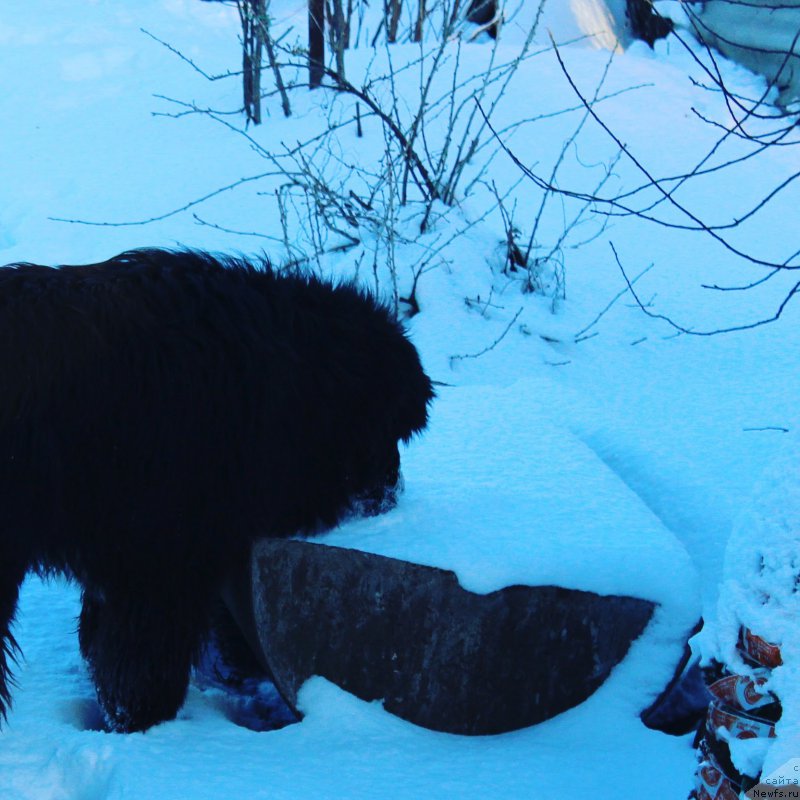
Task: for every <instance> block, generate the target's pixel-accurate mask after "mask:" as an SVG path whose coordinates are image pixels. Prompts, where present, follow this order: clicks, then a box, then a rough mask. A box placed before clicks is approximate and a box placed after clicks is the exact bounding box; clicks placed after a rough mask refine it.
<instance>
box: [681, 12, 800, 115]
mask: <svg viewBox="0 0 800 800" xmlns="http://www.w3.org/2000/svg"><path fill="white" fill-rule="evenodd" d="M690 8H692V10H691V12H690V15H689V16H690V20H691V29H692V30H693V31H694V33H695V34H696V35H697V36H698V37H699V38H700V39H701V40H702V41H703V42H705V43H706V44H708V45H710V46H711V47H714V48H716V49H717V50H719V51H720V52H721V53H722V54H723V55H725V56H727V57H728V58H731V59H733V60H734V61H738V62H739V63H740V64H743V65H744V66H745V67H747V68H748V69H751V70H753V72H758V73H760V74H762V75H764V76H766V78H767V79H768V80H769V81H770V83H773V84H774V85H775V86H776V87H777V88H778V90H779V92H780V94H779V102H780V103H781V104H783V105H787V104H789V103H794V102H796V101H798V100H800V37H798V32H800V0H780V2H775V0H749V2H746V3H739V2H731V0H705V2H704V3H703V4H702V6H699V7H696V8H695V7H694V6H692V7H690Z"/></svg>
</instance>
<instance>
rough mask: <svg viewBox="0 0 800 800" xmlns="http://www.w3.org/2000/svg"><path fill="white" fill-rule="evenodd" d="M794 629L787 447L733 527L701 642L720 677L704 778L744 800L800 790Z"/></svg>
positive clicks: (792, 490)
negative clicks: (795, 764) (715, 779)
mask: <svg viewBox="0 0 800 800" xmlns="http://www.w3.org/2000/svg"><path fill="white" fill-rule="evenodd" d="M799 623H800V452H799V451H798V449H797V442H796V441H792V442H791V444H790V446H789V447H788V448H787V449H786V450H785V451H784V452H783V454H782V456H781V457H780V458H778V459H776V461H775V462H774V463H773V464H772V465H771V466H770V468H769V469H768V470H767V471H766V473H765V474H764V475H763V477H762V478H761V480H760V482H759V483H758V485H757V486H756V489H755V492H754V496H753V499H752V502H751V503H750V505H749V507H748V508H747V509H746V510H745V511H744V513H742V514H741V515H740V517H739V519H738V520H737V523H736V525H735V527H734V531H733V533H732V535H731V538H730V541H729V543H728V547H727V550H726V557H725V567H724V578H723V583H722V586H721V589H720V596H719V601H718V606H717V610H716V615H715V617H714V618H712V619H710V620H708V621H707V625H706V628H705V629H704V631H703V632H702V633H701V634H700V636H699V637H698V640H697V645H698V647H699V649H700V651H701V654H702V656H703V659H704V663H706V664H707V665H708V668H709V670H715V671H716V673H717V674H716V675H715V677H717V680H715V681H714V682H712V683H711V686H710V690H711V693H712V703H711V705H710V706H709V712H708V716H707V719H706V723H705V733H704V742H702V743H701V757H702V759H703V761H702V763H701V768H700V773H699V774H700V775H701V776H702V775H703V774H704V772H705V773H709V772H712V773H713V771H715V770H716V771H717V772H719V773H721V778H720V784H721V785H724V784H725V782H726V781H728V782H730V784H731V785H732V786H733V788H734V789H735V790H736V791H745V792H747V796H748V797H750V796H759V795H757V794H753V792H757V791H760V790H769V789H772V790H774V789H775V788H776V787H780V786H784V787H786V786H789V785H795V786H796V788H800V772H798V771H796V770H793V769H792V768H791V767H790V766H789V767H787V765H790V764H791V762H792V761H793V760H796V758H797V753H798V752H800V750H798V748H800V713H799V712H798V709H800V627H799V625H798V624H799ZM783 773H786V774H783ZM792 780H794V781H797V782H799V783H797V784H792V783H791V781H792ZM701 788H702V786H701ZM709 795H710V796H711V797H712V798H713V797H716V796H718V795H714V794H711V793H710V792H709ZM722 796H724V795H722ZM764 796H767V795H764ZM698 797H704V795H702V794H698Z"/></svg>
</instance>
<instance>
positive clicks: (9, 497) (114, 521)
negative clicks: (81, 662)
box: [0, 250, 432, 731]
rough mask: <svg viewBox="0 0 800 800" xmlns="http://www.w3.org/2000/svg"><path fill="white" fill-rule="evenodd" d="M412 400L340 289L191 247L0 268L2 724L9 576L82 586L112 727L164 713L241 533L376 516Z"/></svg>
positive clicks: (412, 418)
mask: <svg viewBox="0 0 800 800" xmlns="http://www.w3.org/2000/svg"><path fill="white" fill-rule="evenodd" d="M431 398H432V390H431V383H430V381H429V380H428V378H427V376H426V375H425V373H424V372H423V370H422V367H421V366H420V361H419V358H418V355H417V352H416V350H415V349H414V347H413V346H412V345H411V344H410V342H409V341H408V340H407V339H406V337H405V336H404V334H403V332H402V329H401V327H400V325H399V323H398V322H397V321H396V320H395V319H394V318H393V317H392V315H391V314H390V313H389V312H388V311H387V310H386V309H385V308H384V307H382V306H381V305H380V304H379V303H377V302H376V301H375V300H373V299H372V298H370V297H369V296H367V295H365V294H363V293H362V292H360V291H359V290H357V289H355V288H353V287H352V286H349V285H341V286H332V285H330V284H328V283H325V282H323V281H321V280H318V279H316V278H313V277H301V276H296V275H294V276H281V275H278V274H276V273H275V272H273V271H272V270H271V269H270V268H269V267H267V266H264V265H256V266H253V265H251V264H248V263H246V262H244V261H242V260H236V259H222V258H217V257H213V256H211V255H208V254H205V253H200V252H194V251H177V252H172V251H165V250H136V251H131V252H128V253H124V254H122V255H120V256H118V257H116V258H113V259H111V260H110V261H107V262H104V263H101V264H93V265H88V266H76V267H63V268H58V269H54V268H50V267H43V266H36V265H31V264H16V265H11V266H8V267H3V268H1V269H0V517H1V518H2V525H0V640H1V641H2V647H0V713H2V714H3V715H5V713H6V712H7V710H8V707H9V703H10V694H9V684H10V675H9V662H10V660H12V659H13V656H14V653H15V650H16V643H15V641H14V638H13V636H12V633H11V630H10V626H11V624H12V620H13V616H14V611H15V606H16V603H17V595H18V590H19V586H20V584H21V582H22V580H23V578H24V577H25V575H26V573H27V572H28V571H31V570H37V571H39V572H50V571H63V572H65V573H66V574H68V575H69V576H71V577H72V578H74V579H75V580H77V581H78V582H79V583H80V585H81V587H82V590H83V595H82V603H83V605H82V611H81V615H80V622H79V639H80V647H81V652H82V653H83V655H84V657H85V658H86V660H87V662H88V664H89V667H90V671H91V674H92V677H93V679H94V682H95V684H96V687H97V693H98V698H99V700H100V703H101V705H102V707H103V710H104V712H105V714H106V717H107V719H108V721H109V725H110V726H111V727H112V728H114V729H117V730H124V731H133V730H144V729H146V728H148V727H149V726H151V725H153V724H155V723H157V722H160V721H163V720H167V719H171V718H173V717H174V716H175V714H176V712H177V711H178V709H179V708H180V706H181V705H182V703H183V700H184V697H185V694H186V689H187V685H188V680H189V671H190V666H191V664H192V661H193V659H194V658H195V656H196V655H197V653H198V650H199V648H200V646H201V643H202V641H203V639H204V636H205V634H206V633H207V630H208V626H209V623H210V619H211V617H212V612H213V604H214V603H215V602H217V596H218V592H219V588H220V584H221V582H222V581H223V579H224V576H225V575H226V574H228V572H229V571H230V570H231V569H232V568H233V567H234V566H235V565H236V564H237V563H242V561H243V560H244V559H246V558H247V557H248V554H249V547H250V543H251V541H252V540H253V539H254V538H255V537H259V536H288V535H292V534H296V533H303V532H315V531H318V530H320V529H324V528H326V527H329V526H332V525H334V524H336V522H337V521H339V520H340V519H341V518H342V517H343V516H345V515H346V514H348V513H349V512H350V511H352V510H353V509H354V508H359V509H362V510H363V509H364V508H366V509H367V510H374V509H375V508H376V507H378V506H381V504H386V502H389V501H391V500H392V497H393V492H394V491H395V486H396V484H397V481H398V475H399V472H398V470H399V456H398V449H397V445H398V441H399V440H403V441H407V440H408V439H409V438H410V437H411V436H412V435H413V434H414V433H416V432H418V431H420V430H421V429H422V428H423V427H424V426H425V424H426V422H427V406H428V403H429V401H430V400H431Z"/></svg>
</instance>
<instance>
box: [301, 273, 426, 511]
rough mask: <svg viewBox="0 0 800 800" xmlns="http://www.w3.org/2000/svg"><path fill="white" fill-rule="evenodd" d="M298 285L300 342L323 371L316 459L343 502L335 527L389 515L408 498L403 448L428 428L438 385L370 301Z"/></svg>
mask: <svg viewBox="0 0 800 800" xmlns="http://www.w3.org/2000/svg"><path fill="white" fill-rule="evenodd" d="M297 280H299V282H300V284H301V286H300V287H299V288H298V295H302V300H299V299H298V300H297V301H296V304H295V305H302V306H303V314H302V317H303V320H304V321H305V324H306V328H305V330H304V332H302V333H300V334H299V335H300V336H301V338H303V337H306V336H307V337H309V341H308V343H309V351H311V350H313V353H314V356H313V363H314V369H315V370H318V371H319V374H318V380H317V382H316V387H315V390H314V391H315V397H316V400H317V406H316V410H318V411H319V412H320V414H321V416H317V418H316V419H317V423H315V424H319V425H320V426H321V430H320V434H319V436H318V438H317V443H318V445H319V450H318V454H317V458H318V464H319V469H320V472H321V473H322V471H327V472H328V477H327V479H325V480H324V485H325V486H326V487H330V489H331V491H333V492H335V493H336V494H337V496H338V499H340V501H341V502H340V507H339V509H338V511H337V514H336V517H337V520H336V521H339V520H341V519H342V517H344V516H352V515H358V516H364V515H369V516H373V515H375V514H379V513H383V512H384V511H387V510H388V509H390V508H392V507H393V506H394V505H395V503H396V501H397V496H398V494H399V493H400V491H401V490H402V476H401V473H400V455H399V452H398V445H399V443H400V442H408V441H409V440H410V439H411V438H412V437H413V436H414V435H415V434H417V433H419V432H420V431H422V430H423V429H424V428H425V426H426V425H427V422H428V407H429V405H430V403H431V401H432V400H433V397H434V392H433V387H432V385H431V381H430V379H429V378H428V376H427V375H426V374H425V372H424V370H423V368H422V365H421V363H420V359H419V354H418V353H417V350H416V348H415V347H414V345H412V344H411V342H410V341H409V340H408V338H407V336H406V334H405V332H404V330H403V327H402V325H401V324H400V323H399V321H398V320H397V319H396V317H395V316H394V314H393V313H392V312H391V311H390V310H389V309H388V308H386V307H385V306H384V305H382V304H381V303H380V302H378V301H376V300H375V299H374V298H373V297H372V296H371V295H369V294H366V293H364V292H362V291H360V290H359V289H358V288H356V287H354V286H352V285H349V284H343V285H334V286H331V285H330V284H327V283H325V282H322V281H318V280H317V279H314V278H308V277H304V278H300V279H297ZM309 321H310V323H309ZM298 330H299V326H298V325H297V324H296V325H295V334H296V335H297V334H298Z"/></svg>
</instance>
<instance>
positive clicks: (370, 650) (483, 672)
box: [228, 539, 654, 734]
mask: <svg viewBox="0 0 800 800" xmlns="http://www.w3.org/2000/svg"><path fill="white" fill-rule="evenodd" d="M233 586H235V589H231V591H229V592H228V601H229V605H230V607H231V608H232V610H233V611H234V615H235V617H236V618H237V620H238V621H239V624H240V625H241V627H242V629H243V630H244V631H245V634H246V635H247V637H248V638H249V640H250V641H251V644H252V645H253V647H254V649H255V650H256V652H257V654H258V655H259V656H260V658H261V659H262V662H263V663H264V665H265V666H266V667H267V668H268V669H269V670H270V672H271V673H272V675H273V677H274V680H275V683H276V685H277V687H278V689H279V691H280V692H281V693H282V695H283V697H284V699H285V700H286V701H287V703H288V704H289V705H290V706H291V707H292V708H295V709H296V702H297V691H298V689H299V688H300V686H301V685H302V684H303V682H304V681H305V680H307V679H308V678H309V677H311V676H312V675H321V676H323V677H325V678H327V679H328V680H330V681H332V682H333V683H336V684H337V685H339V686H341V687H342V688H344V689H346V690H347V691H349V692H352V693H353V694H355V695H357V696H358V697H360V698H362V699H364V700H376V699H381V700H383V705H384V707H385V708H386V709H387V710H388V711H390V712H392V713H394V714H397V715H398V716H400V717H402V718H404V719H407V720H409V721H411V722H414V723H416V724H418V725H423V726H425V727H427V728H432V729H434V730H440V731H448V732H451V733H461V734H492V733H501V732H504V731H510V730H514V729H517V728H521V727H524V726H528V725H533V724H535V723H538V722H542V721H543V720H546V719H549V718H550V717H552V716H554V715H556V714H558V713H560V712H562V711H565V710H566V709H568V708H571V707H572V706H575V705H577V704H578V703H580V702H582V701H583V700H585V699H586V698H587V697H589V695H590V694H592V692H594V691H595V689H597V688H598V687H599V686H600V685H601V684H602V683H603V681H605V679H606V678H607V677H608V675H609V673H610V672H611V670H612V669H613V667H614V666H615V665H616V664H617V663H619V662H620V661H621V660H622V658H624V656H625V654H626V653H627V651H628V648H629V647H630V644H631V642H632V641H633V640H634V639H636V638H637V637H638V636H639V635H640V634H641V633H642V631H643V630H644V629H645V627H646V625H647V623H648V622H649V620H650V618H651V616H652V614H653V610H654V604H653V603H651V602H649V601H646V600H641V599H638V598H633V597H619V596H600V595H596V594H593V593H591V592H580V591H575V590H570V589H562V588H558V587H554V586H510V587H508V588H505V589H502V590H501V591H497V592H492V593H491V594H486V595H479V594H474V593H473V592H468V591H466V590H465V589H463V588H462V587H461V586H460V585H459V583H458V581H457V579H456V576H455V574H454V573H452V572H449V571H446V570H441V569H436V568H432V567H425V566H421V565H419V564H411V563H408V562H405V561H399V560H397V559H392V558H385V557H383V556H377V555H373V554H369V553H363V552H359V551H355V550H348V549H344V548H339V547H330V546H327V545H323V544H316V543H311V542H305V541H285V540H269V539H265V540H262V541H260V542H258V543H257V544H256V545H255V547H254V549H253V555H252V559H251V571H250V574H249V575H245V576H239V577H238V578H236V579H235V580H234V581H233Z"/></svg>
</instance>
